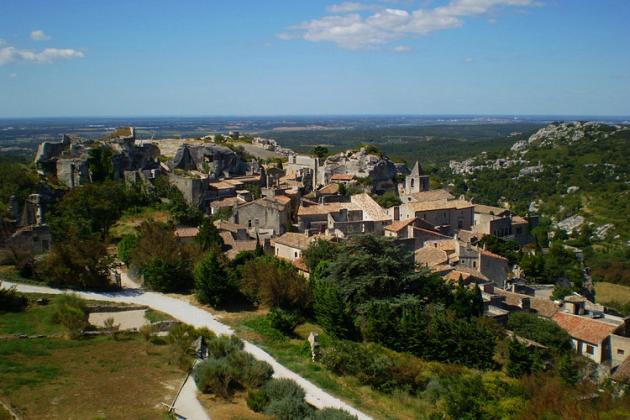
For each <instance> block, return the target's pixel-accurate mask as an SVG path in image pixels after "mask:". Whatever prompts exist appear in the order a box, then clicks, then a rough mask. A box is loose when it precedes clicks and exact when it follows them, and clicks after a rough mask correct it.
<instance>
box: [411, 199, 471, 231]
mask: <svg viewBox="0 0 630 420" xmlns="http://www.w3.org/2000/svg"><path fill="white" fill-rule="evenodd" d="M473 208H474V206H473V205H472V203H470V202H468V201H465V200H436V201H424V202H419V201H416V202H408V203H403V204H401V206H400V219H411V218H418V219H421V220H424V221H426V222H427V223H430V224H431V225H432V226H434V227H443V231H446V232H448V233H449V234H452V233H454V232H455V231H456V230H458V229H465V230H470V229H471V227H472V225H473V219H474V217H473Z"/></svg>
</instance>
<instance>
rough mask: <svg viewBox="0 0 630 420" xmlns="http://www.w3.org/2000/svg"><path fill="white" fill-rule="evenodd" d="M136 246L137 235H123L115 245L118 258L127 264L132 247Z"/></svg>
mask: <svg viewBox="0 0 630 420" xmlns="http://www.w3.org/2000/svg"><path fill="white" fill-rule="evenodd" d="M136 246H138V237H137V236H136V235H125V236H123V237H122V239H121V240H120V242H118V246H117V251H118V252H117V253H118V259H119V260H120V261H122V262H124V263H125V264H127V265H129V263H130V262H131V255H132V254H133V251H134V249H136Z"/></svg>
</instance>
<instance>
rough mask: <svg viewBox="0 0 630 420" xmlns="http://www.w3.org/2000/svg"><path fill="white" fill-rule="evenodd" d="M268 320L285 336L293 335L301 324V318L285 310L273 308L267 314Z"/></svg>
mask: <svg viewBox="0 0 630 420" xmlns="http://www.w3.org/2000/svg"><path fill="white" fill-rule="evenodd" d="M267 319H268V320H269V323H270V324H271V326H272V327H273V328H275V329H276V330H278V331H280V332H282V333H283V334H285V335H292V334H293V330H294V329H295V327H297V325H298V323H299V317H298V316H297V315H296V314H294V313H291V312H288V311H285V310H283V309H278V308H273V309H271V310H270V311H269V313H268V314H267Z"/></svg>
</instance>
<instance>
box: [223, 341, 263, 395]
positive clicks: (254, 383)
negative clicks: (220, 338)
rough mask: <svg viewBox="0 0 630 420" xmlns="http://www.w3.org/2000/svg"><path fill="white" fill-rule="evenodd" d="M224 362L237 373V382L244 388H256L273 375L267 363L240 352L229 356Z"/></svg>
mask: <svg viewBox="0 0 630 420" xmlns="http://www.w3.org/2000/svg"><path fill="white" fill-rule="evenodd" d="M226 360H227V362H228V363H229V364H230V366H232V367H233V368H234V369H235V370H236V371H237V372H238V378H237V379H238V382H239V383H240V384H241V385H242V386H243V387H244V388H258V387H260V386H262V385H263V384H264V383H265V382H267V381H268V380H269V379H270V378H271V375H272V374H273V369H272V367H271V365H269V363H267V362H263V361H260V360H256V359H255V358H254V356H252V355H251V354H249V353H245V352H244V351H242V350H238V351H235V352H233V353H231V354H229V355H228V356H227V358H226Z"/></svg>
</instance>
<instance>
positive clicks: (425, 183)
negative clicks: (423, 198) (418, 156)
mask: <svg viewBox="0 0 630 420" xmlns="http://www.w3.org/2000/svg"><path fill="white" fill-rule="evenodd" d="M421 191H429V176H428V175H424V173H423V171H422V167H420V163H418V161H416V164H415V165H414V166H413V169H412V170H411V173H410V174H409V175H407V176H406V177H405V194H413V193H417V192H421Z"/></svg>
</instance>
